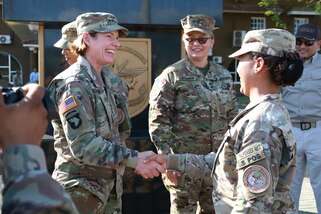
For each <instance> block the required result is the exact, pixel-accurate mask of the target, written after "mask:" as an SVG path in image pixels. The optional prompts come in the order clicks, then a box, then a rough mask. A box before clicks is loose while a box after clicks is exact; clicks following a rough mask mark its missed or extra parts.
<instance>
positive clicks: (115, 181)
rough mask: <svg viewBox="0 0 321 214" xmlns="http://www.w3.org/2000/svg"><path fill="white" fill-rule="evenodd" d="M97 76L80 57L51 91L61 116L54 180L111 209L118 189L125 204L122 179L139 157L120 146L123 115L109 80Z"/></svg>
mask: <svg viewBox="0 0 321 214" xmlns="http://www.w3.org/2000/svg"><path fill="white" fill-rule="evenodd" d="M98 74H99V73H98V72H95V71H94V68H93V67H91V65H90V64H89V62H88V61H87V60H86V59H85V58H84V57H82V56H79V57H78V59H77V62H76V63H75V64H73V65H71V66H70V67H69V68H68V69H66V70H65V71H63V72H62V73H60V74H59V75H58V76H57V77H55V78H54V80H53V81H52V82H51V83H50V85H49V87H48V89H49V90H50V93H51V98H52V100H53V101H54V103H55V107H56V109H57V111H58V112H59V115H60V118H59V119H55V120H53V121H52V124H53V127H54V137H55V150H56V151H57V160H56V164H55V170H54V172H53V178H54V179H56V180H57V181H58V182H59V183H60V184H62V185H63V186H64V187H65V188H71V187H73V186H81V187H83V188H85V189H87V190H88V191H90V192H92V193H93V194H95V195H96V196H97V197H98V198H99V199H100V200H101V201H102V202H103V203H104V205H106V203H107V200H108V198H109V196H110V192H111V190H112V188H113V187H114V185H116V193H117V197H118V200H119V201H121V200H120V197H121V194H122V179H121V177H122V173H123V170H124V167H125V166H127V167H132V168H135V167H136V163H137V152H136V151H134V150H131V149H128V148H126V146H125V145H124V141H123V140H121V136H120V134H119V124H120V122H121V120H120V117H121V115H120V114H119V111H118V110H117V102H116V100H115V93H114V91H113V90H111V88H109V86H108V81H109V80H108V77H109V76H108V75H109V74H108V73H107V72H106V70H105V69H103V70H102V72H101V76H100V75H98ZM106 83H107V84H106ZM120 205H121V204H120Z"/></svg>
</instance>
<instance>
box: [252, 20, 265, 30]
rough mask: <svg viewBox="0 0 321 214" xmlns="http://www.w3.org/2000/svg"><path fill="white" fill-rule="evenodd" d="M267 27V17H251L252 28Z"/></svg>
mask: <svg viewBox="0 0 321 214" xmlns="http://www.w3.org/2000/svg"><path fill="white" fill-rule="evenodd" d="M261 29H265V18H262V17H251V30H261Z"/></svg>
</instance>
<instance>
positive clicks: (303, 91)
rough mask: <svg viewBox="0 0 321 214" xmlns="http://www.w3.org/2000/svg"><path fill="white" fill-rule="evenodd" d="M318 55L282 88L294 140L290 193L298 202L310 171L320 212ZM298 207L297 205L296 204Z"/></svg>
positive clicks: (320, 62) (320, 76)
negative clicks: (294, 151)
mask: <svg viewBox="0 0 321 214" xmlns="http://www.w3.org/2000/svg"><path fill="white" fill-rule="evenodd" d="M320 70H321V55H320V54H318V53H316V54H315V55H314V56H313V57H311V58H310V59H308V60H307V61H305V62H304V71H303V74H302V77H301V78H300V79H299V80H298V81H297V82H296V83H295V85H294V86H293V87H285V88H283V89H282V94H283V98H284V103H285V105H286V107H287V109H288V110H289V113H290V116H291V121H292V124H293V133H294V136H295V138H296V141H297V167H296V170H297V171H296V175H295V176H294V177H293V181H292V184H291V194H292V196H293V197H294V200H295V201H296V202H299V197H300V194H301V187H302V182H303V178H304V175H305V172H306V168H307V170H308V171H307V172H308V174H309V177H310V180H311V185H312V188H313V192H314V196H315V200H316V204H317V208H318V212H321V192H320V189H321V179H320V178H321V171H320V169H321V156H320V154H321V145H320V138H321V106H320V103H321V72H320ZM297 206H298V204H297Z"/></svg>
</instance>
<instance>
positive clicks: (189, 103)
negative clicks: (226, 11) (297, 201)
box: [149, 15, 238, 213]
mask: <svg viewBox="0 0 321 214" xmlns="http://www.w3.org/2000/svg"><path fill="white" fill-rule="evenodd" d="M181 24H182V27H183V29H184V34H183V37H182V40H183V42H184V45H185V50H186V54H187V56H186V57H185V58H184V59H182V60H180V61H178V62H176V63H174V64H173V65H171V66H169V67H167V68H166V69H165V70H164V71H163V72H162V73H161V74H160V75H159V76H158V77H157V78H156V79H155V82H154V85H153V87H152V90H151V93H150V109H149V132H150V136H151V139H152V141H153V143H154V144H155V146H156V147H157V150H158V153H160V154H180V153H194V154H207V153H209V152H212V151H215V152H216V151H217V149H218V147H219V145H220V142H222V139H223V135H224V133H225V132H226V130H227V124H228V122H229V121H230V120H232V119H233V118H234V117H235V115H236V114H237V111H238V109H237V100H236V95H235V91H234V89H233V81H232V77H231V74H230V72H229V71H228V70H226V69H225V68H223V67H222V66H220V65H218V64H214V63H213V62H212V61H210V60H208V52H209V51H211V50H212V48H213V45H214V34H213V30H214V26H215V20H214V19H213V18H211V17H208V16H205V15H188V16H187V17H185V18H184V19H182V20H181ZM184 180H185V182H184V183H181V185H180V186H173V185H172V184H171V182H170V181H169V180H168V179H167V176H166V175H164V176H163V181H164V184H165V186H166V188H167V189H168V190H169V192H170V196H171V213H196V212H197V213H213V212H214V210H213V204H212V201H211V195H212V180H211V177H210V173H209V174H206V175H205V176H204V177H203V178H200V179H192V178H189V177H186V178H185V179H184ZM197 204H199V205H197Z"/></svg>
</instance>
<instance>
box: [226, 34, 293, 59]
mask: <svg viewBox="0 0 321 214" xmlns="http://www.w3.org/2000/svg"><path fill="white" fill-rule="evenodd" d="M283 51H286V52H294V51H295V37H294V35H293V34H292V33H290V32H288V31H286V30H283V29H277V28H269V29H264V30H251V31H249V32H247V33H246V34H245V37H244V39H243V43H242V47H241V49H240V50H238V51H236V52H234V53H233V54H231V55H229V57H230V58H235V57H238V56H241V55H243V54H246V53H249V52H257V53H263V54H267V55H271V56H278V57H283V55H284V52H283Z"/></svg>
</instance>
